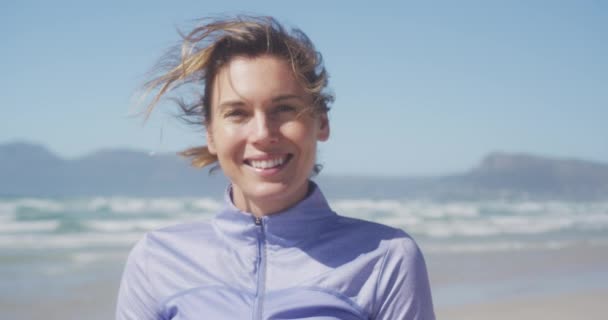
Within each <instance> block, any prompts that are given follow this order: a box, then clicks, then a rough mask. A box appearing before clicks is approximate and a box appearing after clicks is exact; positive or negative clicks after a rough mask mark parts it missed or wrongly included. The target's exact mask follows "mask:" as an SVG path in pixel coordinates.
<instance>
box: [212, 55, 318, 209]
mask: <svg viewBox="0 0 608 320" xmlns="http://www.w3.org/2000/svg"><path fill="white" fill-rule="evenodd" d="M310 104H311V97H310V95H309V94H307V93H306V92H305V91H304V89H303V88H302V87H301V86H300V84H299V83H298V81H297V80H296V78H295V77H294V74H293V72H292V69H291V67H290V65H289V64H288V63H287V62H286V61H285V60H283V59H280V58H277V57H273V56H270V55H263V56H259V57H255V58H249V57H236V58H234V59H232V61H231V62H230V63H229V64H227V65H226V66H225V67H223V68H222V69H220V71H219V72H218V74H217V76H216V78H215V81H214V84H213V88H212V96H211V123H210V124H209V125H208V127H207V142H208V146H209V151H210V152H211V153H213V154H216V155H217V157H218V160H219V163H220V166H221V168H222V171H223V172H224V173H225V174H226V176H227V177H228V178H229V179H230V181H231V182H232V191H233V194H232V197H233V201H234V204H235V205H236V206H237V207H238V208H239V209H241V210H245V211H249V212H252V213H254V214H256V215H263V214H270V213H274V212H277V211H281V210H283V209H286V208H288V207H290V206H292V205H294V204H295V203H296V202H298V201H300V200H301V199H303V198H304V197H305V195H306V192H307V190H308V177H309V175H310V173H311V172H312V168H313V166H314V163H315V155H316V146H317V141H325V140H327V138H328V137H329V123H328V119H327V115H326V114H322V115H313V114H312V113H310V112H306V111H307V110H310V109H309V108H310Z"/></svg>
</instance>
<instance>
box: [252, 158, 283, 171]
mask: <svg viewBox="0 0 608 320" xmlns="http://www.w3.org/2000/svg"><path fill="white" fill-rule="evenodd" d="M285 159H286V157H281V158H276V159H270V160H251V161H249V162H250V163H251V166H252V167H254V168H256V169H269V168H274V167H277V166H280V165H282V164H283V163H285Z"/></svg>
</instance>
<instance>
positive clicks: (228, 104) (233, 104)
mask: <svg viewBox="0 0 608 320" xmlns="http://www.w3.org/2000/svg"><path fill="white" fill-rule="evenodd" d="M244 105H245V103H244V102H243V101H240V100H228V101H224V102H222V103H220V105H219V106H218V109H219V110H222V109H227V108H235V107H242V106H244Z"/></svg>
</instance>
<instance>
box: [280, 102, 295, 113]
mask: <svg viewBox="0 0 608 320" xmlns="http://www.w3.org/2000/svg"><path fill="white" fill-rule="evenodd" d="M275 110H276V112H292V111H296V107H294V106H290V105H286V104H284V105H280V106H277V107H276V109H275Z"/></svg>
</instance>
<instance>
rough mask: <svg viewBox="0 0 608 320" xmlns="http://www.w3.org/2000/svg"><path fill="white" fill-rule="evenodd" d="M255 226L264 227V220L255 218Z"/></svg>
mask: <svg viewBox="0 0 608 320" xmlns="http://www.w3.org/2000/svg"><path fill="white" fill-rule="evenodd" d="M255 225H256V226H261V225H262V218H260V217H258V216H256V217H255Z"/></svg>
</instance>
